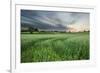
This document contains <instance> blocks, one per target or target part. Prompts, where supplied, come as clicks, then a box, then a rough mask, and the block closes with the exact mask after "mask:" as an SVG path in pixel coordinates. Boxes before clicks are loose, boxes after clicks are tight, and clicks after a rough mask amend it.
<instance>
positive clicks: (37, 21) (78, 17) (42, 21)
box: [21, 10, 89, 30]
mask: <svg viewBox="0 0 100 73" xmlns="http://www.w3.org/2000/svg"><path fill="white" fill-rule="evenodd" d="M88 17H89V14H88V13H78V12H60V11H59V12H58V11H39V10H21V24H23V26H24V24H27V25H30V26H32V27H35V28H39V29H44V30H47V29H50V30H54V29H55V30H66V29H67V25H71V24H75V23H80V24H83V22H84V24H87V25H88V24H89V19H88Z"/></svg>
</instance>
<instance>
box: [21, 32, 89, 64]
mask: <svg viewBox="0 0 100 73" xmlns="http://www.w3.org/2000/svg"><path fill="white" fill-rule="evenodd" d="M87 59H89V32H77V33H46V34H45V33H41V34H40V33H33V34H29V33H21V62H22V63H28V62H47V61H68V60H87Z"/></svg>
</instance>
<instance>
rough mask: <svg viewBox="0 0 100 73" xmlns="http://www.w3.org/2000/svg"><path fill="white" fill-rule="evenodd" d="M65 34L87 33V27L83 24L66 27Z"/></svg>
mask: <svg viewBox="0 0 100 73" xmlns="http://www.w3.org/2000/svg"><path fill="white" fill-rule="evenodd" d="M66 31H67V32H84V31H89V25H85V24H72V25H68V30H66Z"/></svg>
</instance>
